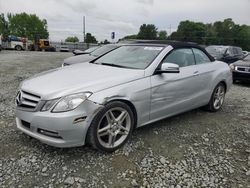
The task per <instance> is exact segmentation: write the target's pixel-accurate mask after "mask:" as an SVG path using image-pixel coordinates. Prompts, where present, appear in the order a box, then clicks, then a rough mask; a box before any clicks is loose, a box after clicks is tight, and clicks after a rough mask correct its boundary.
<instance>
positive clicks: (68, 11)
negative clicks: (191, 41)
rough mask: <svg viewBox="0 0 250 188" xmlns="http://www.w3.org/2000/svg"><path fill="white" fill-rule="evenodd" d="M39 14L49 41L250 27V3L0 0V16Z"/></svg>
mask: <svg viewBox="0 0 250 188" xmlns="http://www.w3.org/2000/svg"><path fill="white" fill-rule="evenodd" d="M8 12H10V13H21V12H26V13H29V14H36V15H37V16H39V18H40V19H46V20H47V22H48V30H49V34H50V40H53V41H63V40H65V38H67V37H68V36H77V37H78V38H79V39H80V41H82V40H83V16H85V18H86V32H90V33H91V34H92V35H94V36H95V37H96V38H97V40H98V41H103V40H104V39H108V40H111V32H115V33H116V40H118V39H119V38H122V37H124V36H126V35H132V34H137V33H138V31H139V27H140V25H142V24H144V23H146V24H155V25H156V27H157V28H158V30H166V31H167V33H168V34H169V33H170V32H173V31H175V30H176V29H177V27H178V24H179V22H180V21H183V20H191V21H196V22H204V23H213V22H215V21H222V20H224V19H226V18H232V19H233V20H234V22H236V23H237V24H247V25H250V0H0V13H5V14H6V13H8Z"/></svg>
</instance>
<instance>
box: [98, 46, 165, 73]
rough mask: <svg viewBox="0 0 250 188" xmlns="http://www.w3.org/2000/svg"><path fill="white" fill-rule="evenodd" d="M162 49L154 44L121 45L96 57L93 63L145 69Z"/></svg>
mask: <svg viewBox="0 0 250 188" xmlns="http://www.w3.org/2000/svg"><path fill="white" fill-rule="evenodd" d="M162 49H163V47H156V46H122V47H120V48H118V49H116V50H114V51H112V52H110V53H108V54H106V55H104V56H103V57H101V58H99V59H97V60H96V61H95V63H97V64H105V65H113V66H117V67H125V68H135V69H145V68H146V67H147V66H148V65H150V63H151V62H152V61H153V60H154V59H155V58H156V56H157V55H158V54H159V53H160V52H161V50H162Z"/></svg>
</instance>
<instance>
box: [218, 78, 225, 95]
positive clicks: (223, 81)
mask: <svg viewBox="0 0 250 188" xmlns="http://www.w3.org/2000/svg"><path fill="white" fill-rule="evenodd" d="M220 83H222V84H223V85H224V87H225V92H227V83H226V81H225V80H222V81H220V82H219V83H218V84H220ZM218 84H217V85H218Z"/></svg>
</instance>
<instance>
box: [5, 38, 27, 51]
mask: <svg viewBox="0 0 250 188" xmlns="http://www.w3.org/2000/svg"><path fill="white" fill-rule="evenodd" d="M0 38H1V39H0V45H1V48H2V49H12V50H17V51H21V50H26V42H25V41H26V39H25V38H20V37H13V36H9V37H6V38H3V37H2V36H1V35H0Z"/></svg>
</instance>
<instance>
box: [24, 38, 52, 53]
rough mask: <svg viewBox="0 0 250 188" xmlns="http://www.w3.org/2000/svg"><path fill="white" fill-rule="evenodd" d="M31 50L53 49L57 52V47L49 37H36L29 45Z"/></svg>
mask: <svg viewBox="0 0 250 188" xmlns="http://www.w3.org/2000/svg"><path fill="white" fill-rule="evenodd" d="M29 49H30V50H31V51H51V52H55V51H56V49H55V47H53V46H52V45H51V43H50V41H49V40H48V39H40V38H38V37H37V38H36V39H35V40H33V42H32V44H31V45H30V46H29Z"/></svg>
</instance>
